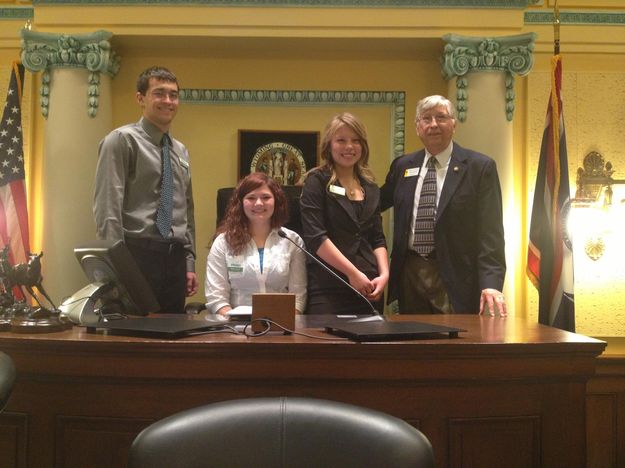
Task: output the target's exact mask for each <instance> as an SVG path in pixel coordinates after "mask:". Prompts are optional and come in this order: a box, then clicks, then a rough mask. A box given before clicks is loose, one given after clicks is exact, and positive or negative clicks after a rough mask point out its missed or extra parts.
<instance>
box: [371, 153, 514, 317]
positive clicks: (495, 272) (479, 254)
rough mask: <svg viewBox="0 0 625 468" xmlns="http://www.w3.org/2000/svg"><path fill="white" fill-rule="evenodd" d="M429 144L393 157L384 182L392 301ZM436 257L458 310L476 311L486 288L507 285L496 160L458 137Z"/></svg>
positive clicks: (436, 240) (440, 210)
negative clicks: (413, 171) (417, 171)
mask: <svg viewBox="0 0 625 468" xmlns="http://www.w3.org/2000/svg"><path fill="white" fill-rule="evenodd" d="M424 158H425V150H423V149H422V150H420V151H417V152H415V153H411V154H407V155H404V156H401V157H399V158H397V159H395V160H394V161H393V162H392V164H391V167H390V169H389V172H388V175H387V176H386V181H385V183H384V185H383V186H382V188H381V195H380V197H381V209H382V210H386V209H387V208H390V207H391V206H392V207H394V221H393V222H394V231H393V251H392V253H391V266H390V278H389V297H388V301H389V302H391V301H392V300H395V299H397V297H398V294H399V291H398V289H399V276H400V274H401V272H402V269H403V264H404V258H405V256H406V250H407V249H408V239H409V235H410V230H411V229H412V226H411V220H412V212H413V206H414V194H415V190H416V186H417V179H418V177H416V176H413V177H406V176H405V171H406V169H410V168H420V167H421V166H422V165H423V160H424ZM434 244H435V249H436V261H437V262H438V266H439V269H440V274H441V278H442V280H443V283H444V285H445V289H446V290H447V294H448V295H449V299H450V301H451V304H452V307H453V308H454V310H455V311H456V312H457V313H477V312H478V311H479V304H480V294H481V291H482V289H486V288H494V289H497V290H499V291H501V290H502V288H503V282H504V277H505V274H506V259H505V251H504V233H503V212H502V202H501V187H500V185H499V177H498V176H497V167H496V164H495V161H493V160H492V159H491V158H489V157H488V156H486V155H483V154H481V153H477V152H475V151H471V150H468V149H465V148H462V147H461V146H460V145H458V144H456V143H455V142H454V146H453V151H452V153H451V159H450V161H449V169H448V170H447V176H446V177H445V182H444V184H443V189H442V191H441V197H440V200H439V203H438V208H437V211H436V224H435V227H434Z"/></svg>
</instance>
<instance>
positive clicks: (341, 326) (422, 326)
mask: <svg viewBox="0 0 625 468" xmlns="http://www.w3.org/2000/svg"><path fill="white" fill-rule="evenodd" d="M325 329H326V331H327V332H328V333H330V334H332V335H336V336H341V337H344V338H349V339H350V340H354V341H400V340H429V339H435V338H458V333H459V332H464V331H466V330H463V329H462V328H454V327H446V326H443V325H433V324H430V323H422V322H403V321H402V322H399V321H397V322H393V321H387V320H380V321H372V322H350V321H340V322H336V323H328V324H327V325H326V326H325Z"/></svg>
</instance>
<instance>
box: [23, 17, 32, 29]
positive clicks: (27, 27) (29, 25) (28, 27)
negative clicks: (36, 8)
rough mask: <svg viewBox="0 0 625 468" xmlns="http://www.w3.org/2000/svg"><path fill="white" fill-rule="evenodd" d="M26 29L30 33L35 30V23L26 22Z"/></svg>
mask: <svg viewBox="0 0 625 468" xmlns="http://www.w3.org/2000/svg"><path fill="white" fill-rule="evenodd" d="M24 29H26V30H27V31H30V30H31V29H33V21H32V20H28V21H26V24H25V25H24Z"/></svg>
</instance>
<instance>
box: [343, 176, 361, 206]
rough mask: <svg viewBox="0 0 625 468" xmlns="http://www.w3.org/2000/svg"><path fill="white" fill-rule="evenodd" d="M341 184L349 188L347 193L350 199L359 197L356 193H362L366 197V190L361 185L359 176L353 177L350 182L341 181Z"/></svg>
mask: <svg viewBox="0 0 625 468" xmlns="http://www.w3.org/2000/svg"><path fill="white" fill-rule="evenodd" d="M341 184H342V185H343V187H345V189H346V190H347V195H348V198H349V199H350V200H354V199H356V198H358V197H357V196H356V194H360V195H362V196H363V197H364V195H365V192H364V190H363V189H362V187H361V186H360V181H359V180H358V179H357V178H355V177H353V178H352V180H351V183H350V184H343V182H341Z"/></svg>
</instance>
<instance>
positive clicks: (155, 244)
mask: <svg viewBox="0 0 625 468" xmlns="http://www.w3.org/2000/svg"><path fill="white" fill-rule="evenodd" d="M124 242H125V243H126V244H128V245H132V246H133V247H140V248H142V249H146V250H152V251H153V252H159V253H167V254H171V253H173V252H175V251H177V250H178V249H182V248H183V247H184V246H183V245H182V243H181V242H177V241H174V240H169V241H168V240H156V239H148V238H146V237H126V238H125V239H124Z"/></svg>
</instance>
